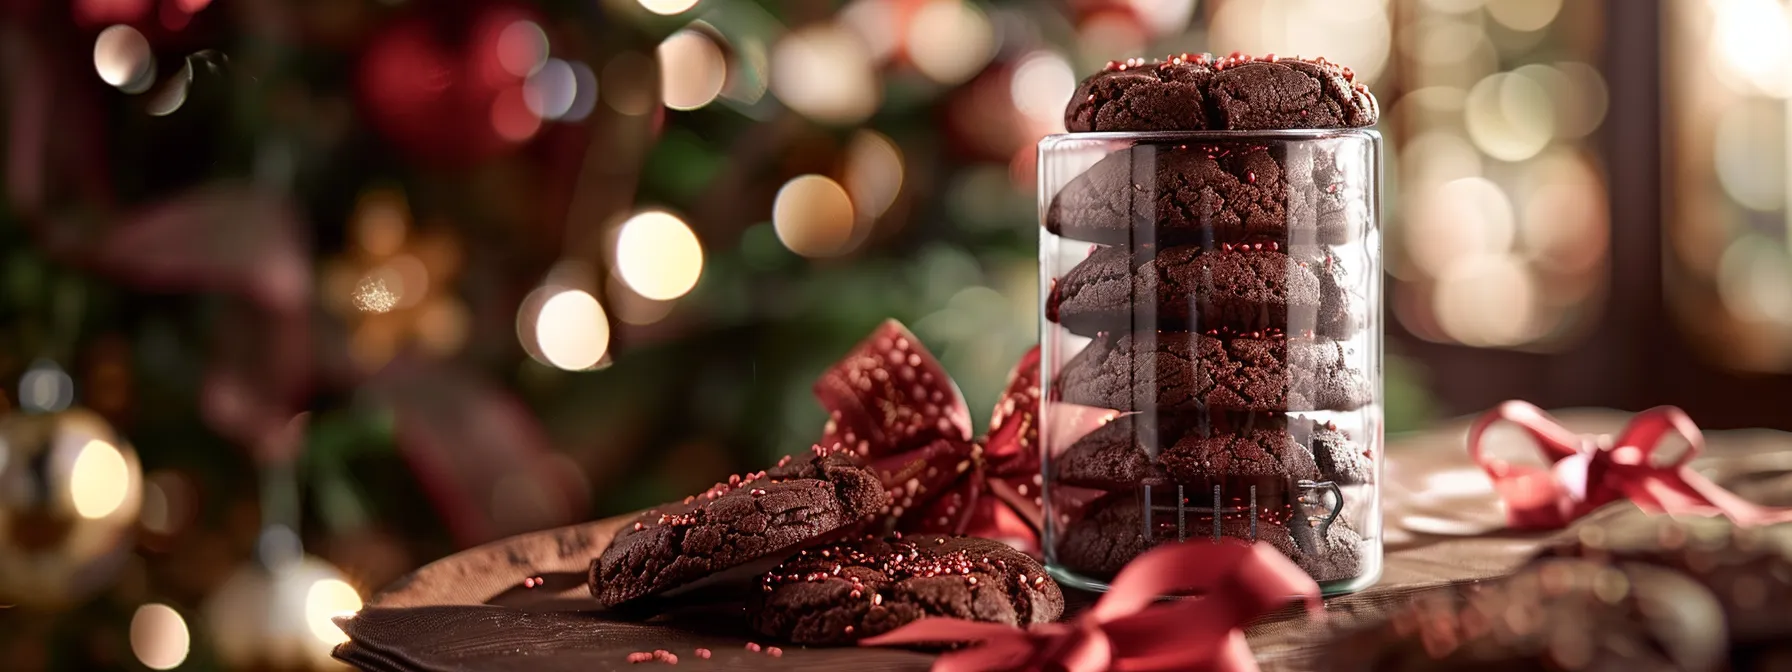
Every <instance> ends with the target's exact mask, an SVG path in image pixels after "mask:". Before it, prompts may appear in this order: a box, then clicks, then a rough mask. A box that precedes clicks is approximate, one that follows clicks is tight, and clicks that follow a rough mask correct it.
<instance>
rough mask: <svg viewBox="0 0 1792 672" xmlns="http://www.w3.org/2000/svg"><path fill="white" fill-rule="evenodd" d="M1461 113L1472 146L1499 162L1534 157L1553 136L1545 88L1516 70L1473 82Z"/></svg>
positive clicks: (1552, 108)
mask: <svg viewBox="0 0 1792 672" xmlns="http://www.w3.org/2000/svg"><path fill="white" fill-rule="evenodd" d="M1463 115H1464V120H1465V121H1466V123H1467V127H1468V135H1469V138H1470V139H1472V140H1474V141H1475V146H1476V147H1479V148H1481V151H1482V152H1485V153H1486V154H1487V155H1488V156H1491V157H1493V158H1496V159H1500V160H1502V161H1523V160H1525V159H1528V158H1531V157H1533V156H1536V155H1537V153H1538V152H1541V151H1543V148H1544V147H1547V146H1548V145H1549V141H1550V138H1551V137H1553V136H1554V135H1555V120H1556V115H1555V106H1554V104H1553V103H1551V102H1550V98H1549V91H1548V90H1546V89H1545V88H1544V87H1543V85H1542V84H1540V83H1538V82H1537V80H1534V79H1531V78H1530V77H1526V76H1524V75H1523V74H1519V73H1507V72H1501V73H1494V74H1492V75H1488V76H1487V77H1485V78H1483V79H1482V80H1481V81H1480V82H1477V83H1476V84H1475V86H1474V88H1472V89H1470V90H1469V92H1468V101H1467V106H1466V108H1465V109H1464V110H1463Z"/></svg>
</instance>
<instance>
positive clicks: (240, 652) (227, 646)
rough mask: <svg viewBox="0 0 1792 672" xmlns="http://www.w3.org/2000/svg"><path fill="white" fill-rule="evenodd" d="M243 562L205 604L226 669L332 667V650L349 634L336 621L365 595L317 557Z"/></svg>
mask: <svg viewBox="0 0 1792 672" xmlns="http://www.w3.org/2000/svg"><path fill="white" fill-rule="evenodd" d="M276 564H277V566H276V567H274V568H268V567H266V566H264V565H262V564H261V563H257V562H251V563H248V564H246V565H243V566H242V567H240V568H238V569H237V570H236V572H235V573H233V574H231V576H230V578H229V579H226V580H225V581H224V585H222V586H219V587H218V591H217V592H216V593H213V594H212V596H211V598H209V600H208V601H207V602H206V605H205V619H206V627H207V628H208V629H210V631H211V640H212V643H213V646H214V648H215V650H216V652H217V654H218V659H219V661H220V662H222V663H224V665H225V667H227V668H229V669H269V670H285V671H293V672H298V671H304V670H335V669H342V668H343V665H342V664H341V663H339V662H336V661H335V660H334V659H332V658H331V657H330V651H331V649H334V648H335V647H336V645H337V644H340V643H342V642H344V641H347V640H348V636H346V635H344V634H343V633H342V629H341V628H338V627H336V623H335V622H334V621H333V620H332V619H334V618H335V617H337V616H344V615H348V614H352V613H354V612H356V611H360V609H361V596H360V593H358V592H357V591H356V590H355V589H354V587H352V586H350V585H349V584H348V583H347V582H346V581H344V580H343V578H342V573H341V572H339V571H337V570H336V568H335V567H334V566H331V565H330V563H328V562H325V561H323V560H320V559H318V558H316V557H313V556H305V557H304V558H302V559H297V560H293V561H290V562H285V563H276Z"/></svg>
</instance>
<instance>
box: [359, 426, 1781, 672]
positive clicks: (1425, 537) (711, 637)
mask: <svg viewBox="0 0 1792 672" xmlns="http://www.w3.org/2000/svg"><path fill="white" fill-rule="evenodd" d="M1559 417H1561V418H1562V419H1563V420H1564V421H1565V422H1566V423H1567V424H1568V425H1569V427H1570V428H1572V429H1574V430H1576V431H1589V432H1599V431H1615V430H1616V429H1618V428H1619V427H1621V426H1622V425H1623V423H1624V421H1625V419H1626V418H1628V415H1627V414H1621V413H1613V412H1580V413H1565V414H1559ZM1465 431H1466V423H1465V422H1464V423H1453V424H1451V425H1449V426H1446V427H1444V428H1440V429H1438V430H1435V431H1430V432H1425V433H1421V434H1415V435H1410V436H1406V437H1401V438H1398V439H1396V440H1394V441H1391V442H1390V445H1389V446H1388V456H1389V460H1388V465H1387V470H1386V471H1385V472H1384V474H1383V479H1382V484H1383V486H1382V487H1383V509H1384V511H1385V512H1386V530H1385V534H1384V538H1385V542H1384V543H1385V545H1386V548H1387V552H1386V556H1385V560H1384V563H1383V567H1382V576H1381V580H1380V581H1379V582H1378V583H1377V584H1376V585H1375V586H1373V587H1371V588H1369V589H1368V590H1365V591H1363V592H1360V593H1357V594H1355V595H1349V596H1345V597H1340V598H1333V599H1331V600H1327V601H1326V611H1327V612H1328V616H1329V617H1328V618H1327V619H1325V620H1323V621H1317V620H1312V619H1309V618H1307V617H1306V616H1305V614H1304V612H1302V611H1301V610H1299V609H1288V610H1284V611H1282V612H1278V613H1276V614H1272V615H1271V616H1269V617H1266V618H1264V619H1262V620H1260V621H1259V622H1258V623H1256V624H1254V625H1253V626H1252V627H1251V628H1250V629H1249V630H1248V631H1247V637H1248V639H1249V640H1250V645H1251V647H1252V649H1253V651H1254V652H1255V653H1256V655H1257V658H1258V662H1259V664H1260V665H1261V666H1262V667H1263V669H1264V670H1266V671H1269V672H1277V671H1280V670H1302V669H1311V667H1312V664H1311V663H1312V661H1314V660H1315V659H1316V657H1318V656H1321V655H1323V653H1322V651H1321V648H1322V647H1323V646H1324V645H1325V644H1326V643H1327V642H1328V641H1330V640H1331V639H1332V638H1333V636H1334V635H1335V634H1336V633H1337V632H1339V631H1341V630H1345V629H1349V628H1353V627H1358V626H1361V625H1364V624H1367V623H1372V622H1374V621H1377V620H1379V619H1381V618H1384V617H1385V616H1386V615H1387V614H1388V613H1389V612H1390V611H1391V610H1392V608H1393V607H1395V606H1398V605H1402V604H1405V603H1406V602H1407V601H1409V600H1410V599H1411V598H1412V596H1413V595H1415V594H1417V593H1420V592H1424V591H1427V590H1431V589H1435V588H1438V587H1442V586H1450V585H1455V584H1462V583H1471V582H1474V581H1478V580H1484V579H1488V578H1492V577H1497V576H1502V575H1505V574H1508V573H1510V572H1512V571H1513V570H1514V569H1516V568H1518V567H1519V566H1520V565H1522V564H1524V563H1525V562H1526V561H1527V560H1529V559H1530V558H1531V557H1533V556H1535V555H1536V554H1537V553H1538V552H1539V550H1540V549H1542V548H1544V547H1546V546H1550V545H1554V544H1561V543H1565V542H1566V541H1568V540H1570V539H1573V538H1575V535H1576V534H1578V527H1580V526H1577V528H1570V529H1568V530H1562V531H1558V532H1553V533H1534V532H1533V533H1518V532H1510V531H1507V530H1504V529H1502V527H1501V522H1502V521H1503V519H1504V518H1503V516H1504V514H1503V512H1502V511H1501V509H1500V508H1499V505H1498V503H1497V500H1496V498H1495V497H1494V495H1493V492H1492V490H1491V488H1490V487H1488V486H1487V485H1486V483H1487V481H1486V479H1485V477H1484V476H1481V475H1480V472H1479V471H1478V470H1476V468H1475V467H1474V466H1473V465H1472V464H1471V463H1470V462H1469V460H1468V458H1467V456H1466V454H1465V453H1464V448H1463V439H1464V436H1465ZM1512 438H1513V437H1510V436H1508V437H1504V438H1501V437H1500V436H1498V435H1495V436H1494V437H1492V438H1491V439H1490V440H1492V441H1495V442H1500V441H1510V440H1511V439H1512ZM1708 444H1709V445H1708V447H1707V452H1706V455H1707V457H1705V458H1702V459H1700V460H1698V461H1696V462H1695V463H1694V465H1695V466H1696V467H1699V468H1700V469H1701V470H1703V471H1705V472H1706V474H1707V475H1708V476H1710V477H1711V478H1713V479H1714V480H1716V481H1718V482H1719V483H1720V484H1723V485H1725V486H1726V487H1733V488H1735V489H1736V490H1737V492H1738V493H1739V494H1743V495H1745V496H1748V497H1750V498H1752V499H1755V500H1756V501H1760V502H1762V503H1767V504H1792V477H1788V474H1792V452H1788V451H1787V449H1788V448H1792V440H1788V438H1787V436H1786V435H1785V434H1780V433H1763V432H1736V433H1731V432H1718V433H1713V434H1712V435H1711V436H1709V437H1708ZM1512 448H1513V450H1512V451H1511V452H1513V453H1522V452H1524V451H1526V450H1531V449H1530V448H1529V447H1528V446H1512ZM1636 513H1639V512H1638V511H1637V509H1636V507H1634V506H1632V505H1629V504H1625V503H1618V504H1614V505H1612V506H1611V507H1608V508H1607V509H1605V510H1602V511H1601V512H1599V513H1598V514H1596V515H1594V516H1593V517H1590V518H1589V519H1588V520H1586V521H1585V522H1584V524H1583V526H1584V525H1597V524H1600V522H1601V521H1603V520H1605V519H1606V518H1608V517H1610V516H1622V515H1629V514H1636ZM627 520H629V518H628V517H626V516H624V517H618V518H612V519H607V520H602V521H596V522H592V523H585V524H581V525H574V526H569V527H564V528H558V529H553V530H546V531H542V532H536V533H532V534H525V535H522V536H518V537H513V538H511V539H506V540H503V541H499V542H494V543H492V544H487V545H485V546H480V547H477V548H473V549H468V550H466V551H462V552H460V553H456V554H454V555H452V556H449V557H447V558H443V559H441V560H438V561H436V562H434V563H431V564H429V565H426V566H424V567H422V568H420V569H418V570H417V571H416V572H413V573H412V574H411V575H410V576H407V577H406V578H405V579H402V580H400V581H398V582H395V583H394V584H393V585H392V586H389V587H388V588H387V589H386V590H385V591H383V592H381V593H379V594H377V595H375V596H373V597H372V598H370V599H369V600H368V608H367V609H366V610H364V611H362V612H361V613H360V614H359V615H357V616H355V617H354V618H351V619H346V620H345V621H344V623H343V628H344V630H345V631H346V632H347V633H348V635H349V637H350V639H351V641H350V642H349V643H347V644H344V645H343V646H342V647H340V648H339V649H338V650H337V652H336V655H337V657H338V658H340V659H342V660H344V661H346V662H348V663H350V664H353V665H356V666H358V667H361V668H362V669H366V670H375V671H379V672H385V671H393V672H397V671H400V670H403V671H406V672H409V671H413V670H415V671H419V672H434V671H447V670H454V671H460V670H467V671H471V670H495V671H508V670H543V671H546V672H555V671H557V670H581V671H582V670H609V669H618V670H620V669H624V668H632V669H637V670H638V669H642V668H639V667H635V666H633V665H631V664H630V663H629V662H628V655H629V654H630V653H636V652H652V651H654V650H655V649H665V650H667V651H668V652H670V653H672V654H675V655H677V656H678V660H679V663H678V664H679V667H680V668H684V667H686V666H690V665H695V666H697V667H696V668H695V669H746V670H751V669H780V670H781V669H796V670H806V669H814V670H851V671H852V672H861V671H862V672H875V671H882V670H923V669H926V668H927V667H928V665H929V664H930V663H931V660H932V658H931V656H928V655H926V654H922V653H916V652H909V651H900V650H885V649H861V648H841V649H801V648H799V647H794V646H787V647H784V648H783V655H782V657H778V658H773V657H771V656H769V655H766V654H765V653H764V652H763V651H761V652H759V653H754V652H751V651H748V650H747V649H746V648H745V647H746V644H747V643H748V642H750V641H757V643H758V644H760V645H762V646H769V645H776V644H777V643H776V642H769V641H759V640H754V639H753V638H752V636H751V634H750V633H749V632H748V631H747V629H746V626H745V622H746V619H745V617H744V614H741V613H739V612H738V611H736V612H733V613H730V612H729V611H728V610H729V609H738V607H737V606H730V607H713V606H712V607H706V608H705V607H698V608H693V607H691V606H690V604H689V603H688V602H687V603H686V604H685V605H683V606H678V605H669V606H665V608H664V610H663V611H662V612H661V613H660V615H658V616H656V617H654V618H652V619H650V620H643V618H644V617H643V616H642V615H640V614H634V615H624V614H611V613H606V612H598V611H581V610H586V609H589V608H590V607H591V605H592V602H591V598H590V595H589V592H588V591H587V590H586V588H585V586H584V585H583V583H582V582H583V579H584V577H585V573H586V570H587V568H588V566H589V564H590V562H591V558H594V557H597V556H598V555H599V554H601V553H602V551H603V549H604V548H606V547H607V546H608V545H609V542H610V538H611V537H612V536H613V535H614V533H615V531H616V530H617V529H618V528H619V527H620V526H621V525H622V524H623V523H624V522H625V521H627ZM538 577H539V578H540V579H541V580H542V581H543V584H542V585H538V586H526V585H525V584H524V580H525V579H535V578H538ZM531 583H533V582H531ZM1066 602H1067V605H1066V616H1067V617H1070V616H1072V615H1074V614H1075V613H1077V612H1079V611H1080V610H1081V609H1085V608H1087V606H1088V605H1089V604H1092V603H1093V597H1092V596H1089V595H1083V594H1074V593H1071V592H1069V591H1067V593H1066ZM698 647H706V648H708V649H710V651H711V652H712V655H713V657H711V658H710V659H708V660H703V659H701V658H698V657H697V656H696V655H695V649H696V648H698Z"/></svg>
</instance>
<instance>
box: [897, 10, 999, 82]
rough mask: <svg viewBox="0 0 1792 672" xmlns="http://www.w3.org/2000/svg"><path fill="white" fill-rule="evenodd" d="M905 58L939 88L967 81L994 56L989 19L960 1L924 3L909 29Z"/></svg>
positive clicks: (993, 37) (993, 43) (992, 32)
mask: <svg viewBox="0 0 1792 672" xmlns="http://www.w3.org/2000/svg"><path fill="white" fill-rule="evenodd" d="M907 53H908V58H909V61H910V62H911V63H913V64H914V66H915V69H916V70H919V71H921V74H923V75H926V76H927V77H928V78H929V79H932V80H933V81H936V82H939V83H941V84H957V83H959V82H963V81H965V80H967V79H970V77H971V75H975V74H977V73H978V72H979V71H981V70H982V69H983V66H984V65H986V64H988V63H989V59H990V57H991V56H993V55H994V54H995V32H994V31H993V29H991V27H990V25H989V18H988V17H985V16H984V15H983V12H982V11H980V10H978V9H977V8H976V7H974V6H972V5H971V4H969V3H966V2H961V1H960V0H926V2H925V4H922V5H921V8H920V9H918V10H916V11H915V15H914V18H913V19H911V20H910V23H909V26H908V51H907Z"/></svg>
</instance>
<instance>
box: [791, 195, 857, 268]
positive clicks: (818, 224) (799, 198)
mask: <svg viewBox="0 0 1792 672" xmlns="http://www.w3.org/2000/svg"><path fill="white" fill-rule="evenodd" d="M852 226H853V214H852V199H851V198H850V197H848V196H847V195H846V190H845V189H843V188H841V186H840V184H839V183H838V182H835V181H833V180H830V179H828V178H826V177H823V176H821V175H803V176H799V177H797V178H795V179H792V180H791V181H789V182H786V183H784V187H783V188H781V189H779V190H778V198H777V200H776V201H774V202H773V203H772V228H773V229H775V230H776V231H777V232H778V240H780V241H783V243H784V246H785V247H788V248H790V251H792V252H795V253H797V254H800V255H803V256H805V257H826V256H832V255H835V254H839V253H841V252H844V251H846V249H847V247H848V243H850V242H851V241H852Z"/></svg>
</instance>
